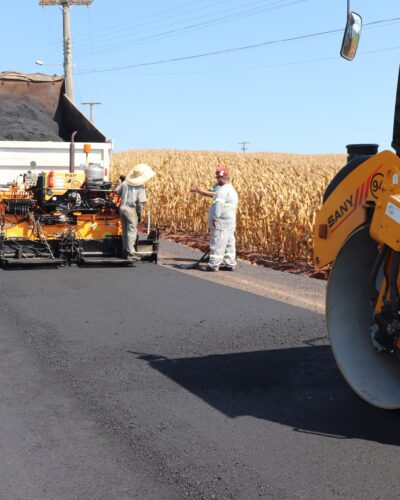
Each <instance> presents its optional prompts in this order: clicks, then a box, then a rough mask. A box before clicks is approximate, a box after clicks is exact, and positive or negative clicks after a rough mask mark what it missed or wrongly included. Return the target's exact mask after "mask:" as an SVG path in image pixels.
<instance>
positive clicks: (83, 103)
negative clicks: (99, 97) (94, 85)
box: [81, 101, 102, 122]
mask: <svg viewBox="0 0 400 500" xmlns="http://www.w3.org/2000/svg"><path fill="white" fill-rule="evenodd" d="M81 104H82V106H90V121H91V122H93V106H98V105H99V104H102V103H101V102H94V101H90V102H81Z"/></svg>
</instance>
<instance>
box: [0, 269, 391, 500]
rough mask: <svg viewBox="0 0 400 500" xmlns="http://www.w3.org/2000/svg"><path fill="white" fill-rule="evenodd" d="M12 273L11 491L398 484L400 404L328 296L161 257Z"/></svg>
mask: <svg viewBox="0 0 400 500" xmlns="http://www.w3.org/2000/svg"><path fill="white" fill-rule="evenodd" d="M249 269H250V268H249ZM246 272H247V271H246V269H244V270H242V271H241V273H242V275H243V276H244V275H245V274H246ZM251 272H252V273H254V270H253V268H252V271H251ZM259 272H260V273H262V272H263V270H260V271H259ZM272 273H273V272H272ZM277 274H280V273H277ZM280 275H281V274H280ZM261 276H263V275H262V274H261ZM268 276H269V275H268V274H266V275H265V277H266V278H265V279H267V278H268ZM271 276H272V275H271ZM295 278H296V279H294V281H293V285H292V293H296V294H298V295H299V297H301V296H302V295H304V294H306V292H307V288H308V287H312V286H314V285H313V283H314V280H311V279H309V278H307V277H297V276H296V277H295ZM271 279H272V278H271ZM287 279H288V280H290V279H291V278H289V277H288V278H287ZM0 280H1V289H0V294H1V302H0V314H1V323H0V377H1V392H0V401H1V405H0V463H1V467H0V498H1V499H2V500H3V499H4V500H14V499H23V500H25V499H35V500H36V499H38V500H47V499H49V500H64V499H79V500H83V499H96V500H97V499H118V500H120V499H121V500H122V499H132V498H138V499H181V498H196V499H202V498H205V499H207V498H209V499H211V498H214V499H224V498H227V499H253V498H258V497H265V498H268V499H269V498H272V499H275V498H276V499H286V498H287V499H293V498H302V499H325V498H327V499H329V498H359V499H369V498H374V499H377V498H382V499H389V498H398V495H399V493H398V491H399V486H400V479H399V448H398V447H399V445H400V431H399V423H400V416H399V413H398V412H385V411H381V410H377V409H374V408H371V407H369V406H367V405H366V404H365V403H363V402H362V401H361V400H359V399H358V398H357V397H356V396H354V395H353V393H352V392H351V391H350V390H349V389H348V388H347V386H346V385H345V383H344V382H343V380H342V378H341V377H340V375H339V374H338V371H337V369H336V366H335V364H334V362H333V359H332V356H331V353H330V350H329V347H328V345H327V340H326V337H325V325H324V319H323V315H322V314H321V313H320V312H315V311H313V310H311V309H310V308H305V307H304V308H302V307H299V306H293V305H291V304H290V303H288V302H287V301H286V302H285V301H281V300H273V299H271V298H266V297H262V296H260V295H256V294H254V293H249V292H245V291H242V290H239V289H235V288H234V287H232V286H224V285H222V284H218V283H215V282H213V281H212V280H210V278H209V277H208V278H207V280H204V279H201V278H199V277H196V276H195V275H193V273H192V274H184V273H182V272H178V271H177V270H174V269H172V268H170V267H163V266H155V265H153V264H142V265H138V266H137V267H136V268H134V269H121V268H117V269H110V268H105V269H78V268H73V267H72V268H63V269H59V270H40V271H39V270H32V271H29V270H24V271H13V272H10V271H2V272H0ZM321 290H323V287H321Z"/></svg>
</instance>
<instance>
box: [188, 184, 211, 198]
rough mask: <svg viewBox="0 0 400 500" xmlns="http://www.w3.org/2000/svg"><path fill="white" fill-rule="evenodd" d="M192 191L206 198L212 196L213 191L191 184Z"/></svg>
mask: <svg viewBox="0 0 400 500" xmlns="http://www.w3.org/2000/svg"><path fill="white" fill-rule="evenodd" d="M190 191H191V192H192V193H197V194H200V195H201V196H207V197H208V198H213V197H214V195H215V193H214V191H208V190H207V189H201V188H200V187H198V186H193V187H191V188H190Z"/></svg>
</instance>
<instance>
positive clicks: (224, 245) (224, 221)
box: [206, 168, 239, 271]
mask: <svg viewBox="0 0 400 500" xmlns="http://www.w3.org/2000/svg"><path fill="white" fill-rule="evenodd" d="M216 178H217V183H218V186H219V187H218V189H217V191H216V192H215V194H214V196H213V201H212V205H211V206H210V208H209V211H208V227H209V229H210V260H209V263H208V266H207V268H206V270H207V271H218V269H219V268H220V266H221V265H223V266H224V269H226V270H228V271H233V270H234V269H235V267H236V241H235V230H236V211H237V206H238V201H239V198H238V194H237V192H236V190H235V188H234V187H233V186H232V184H231V182H230V178H229V173H228V171H227V170H224V169H222V168H221V169H219V170H218V171H217V173H216Z"/></svg>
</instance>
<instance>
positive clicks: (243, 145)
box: [238, 141, 250, 153]
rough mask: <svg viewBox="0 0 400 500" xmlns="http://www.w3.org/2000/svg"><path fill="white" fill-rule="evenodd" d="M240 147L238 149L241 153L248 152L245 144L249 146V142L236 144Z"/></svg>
mask: <svg viewBox="0 0 400 500" xmlns="http://www.w3.org/2000/svg"><path fill="white" fill-rule="evenodd" d="M238 144H240V145H241V146H242V147H241V148H240V149H241V150H242V153H245V152H246V151H247V150H248V147H247V144H250V141H242V142H238Z"/></svg>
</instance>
